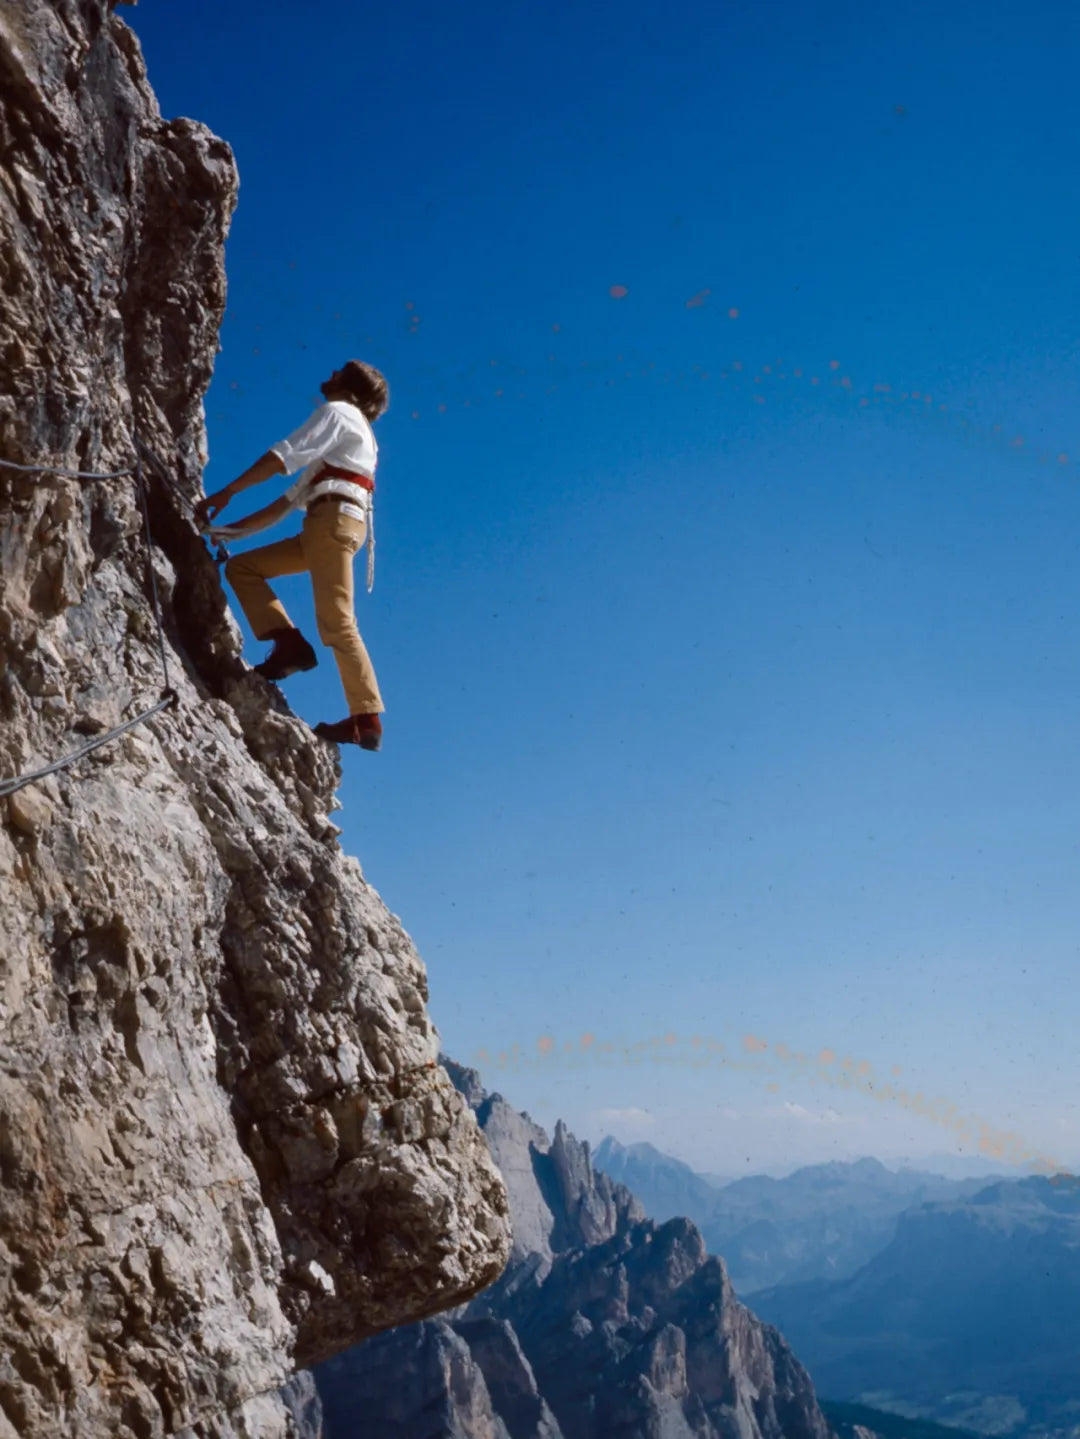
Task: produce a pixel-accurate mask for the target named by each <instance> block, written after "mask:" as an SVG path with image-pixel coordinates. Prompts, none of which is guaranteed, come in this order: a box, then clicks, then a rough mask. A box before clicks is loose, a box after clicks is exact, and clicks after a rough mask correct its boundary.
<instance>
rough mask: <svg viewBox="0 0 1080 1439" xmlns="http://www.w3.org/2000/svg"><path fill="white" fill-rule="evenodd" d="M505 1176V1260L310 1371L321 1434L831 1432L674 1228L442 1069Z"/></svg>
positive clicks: (751, 1319) (724, 1281) (478, 1438)
mask: <svg viewBox="0 0 1080 1439" xmlns="http://www.w3.org/2000/svg"><path fill="white" fill-rule="evenodd" d="M448 1067H449V1068H450V1072H451V1073H452V1074H453V1075H454V1076H455V1079H456V1080H457V1082H458V1083H459V1084H460V1085H461V1087H462V1089H463V1091H464V1092H465V1093H467V1094H468V1096H469V1098H470V1101H471V1102H472V1103H473V1105H474V1107H475V1108H476V1111H477V1115H478V1118H479V1119H480V1122H481V1125H482V1127H483V1129H484V1132H485V1134H486V1135H487V1137H488V1141H489V1143H490V1144H491V1148H492V1152H493V1153H494V1155H495V1157H496V1159H497V1161H498V1163H499V1166H500V1168H501V1170H502V1172H503V1175H504V1177H505V1178H506V1183H507V1188H508V1191H509V1194H510V1204H511V1212H512V1215H513V1221H514V1250H513V1255H512V1258H511V1261H510V1264H509V1266H508V1267H507V1269H506V1271H505V1273H504V1274H503V1275H502V1277H501V1278H500V1279H499V1280H498V1281H497V1283H495V1284H494V1285H493V1286H492V1287H491V1288H490V1289H488V1290H487V1291H485V1293H483V1294H481V1295H480V1296H478V1298H476V1299H475V1300H473V1301H472V1303H471V1304H470V1305H469V1306H468V1307H467V1308H466V1309H464V1310H462V1311H459V1312H457V1313H455V1314H454V1316H452V1317H448V1318H446V1319H437V1320H429V1321H426V1322H424V1323H422V1324H419V1325H413V1326H410V1327H409V1328H406V1329H401V1330H395V1331H394V1332H392V1333H388V1334H383V1335H379V1336H378V1337H377V1338H375V1339H373V1340H370V1341H369V1342H368V1343H366V1344H361V1345H359V1346H358V1347H357V1348H356V1349H352V1350H349V1351H348V1352H347V1353H344V1354H341V1355H339V1356H337V1357H336V1358H334V1359H332V1360H330V1361H329V1362H327V1363H326V1364H323V1365H320V1366H319V1367H318V1369H317V1370H316V1379H317V1382H318V1386H319V1390H320V1392H321V1394H322V1399H323V1408H324V1414H325V1419H326V1439H366V1436H367V1435H369V1434H377V1435H379V1439H831V1431H830V1428H829V1425H828V1422H827V1421H826V1419H825V1417H824V1415H823V1414H822V1412H821V1409H820V1408H819V1406H818V1403H817V1400H816V1399H815V1397H814V1390H813V1385H812V1384H811V1382H810V1379H809V1376H808V1375H807V1373H806V1371H805V1369H803V1367H802V1365H801V1364H800V1363H799V1362H798V1360H797V1359H796V1358H795V1356H794V1355H793V1354H792V1352H791V1350H790V1349H789V1348H788V1346H787V1344H786V1343H785V1342H784V1340H783V1338H782V1337H781V1335H780V1334H779V1333H778V1332H777V1331H776V1330H775V1329H773V1328H772V1327H771V1326H769V1325H767V1324H763V1323H761V1321H760V1320H759V1319H757V1318H756V1316H755V1315H754V1314H752V1313H751V1312H750V1310H748V1309H747V1308H745V1306H743V1305H742V1304H740V1303H739V1302H738V1300H737V1299H736V1298H735V1294H734V1291H733V1290H732V1288H731V1283H730V1281H729V1279H728V1276H727V1272H726V1270H725V1268H724V1264H723V1261H722V1260H721V1259H719V1258H716V1257H715V1256H710V1255H709V1254H708V1253H707V1252H706V1248H705V1243H704V1241H703V1239H702V1237H701V1234H700V1233H699V1231H698V1230H697V1229H696V1228H695V1227H694V1225H693V1224H691V1222H690V1221H689V1220H688V1219H671V1220H669V1221H668V1222H667V1223H666V1224H661V1225H657V1224H654V1223H652V1222H651V1221H650V1220H647V1219H646V1218H645V1216H644V1212H643V1210H642V1209H641V1206H640V1205H639V1204H638V1202H637V1200H636V1199H635V1198H634V1196H633V1195H632V1194H631V1193H630V1192H629V1190H627V1189H625V1188H624V1187H623V1186H622V1185H621V1184H616V1183H614V1182H613V1181H612V1180H610V1179H609V1178H608V1177H607V1176H606V1175H604V1174H600V1173H598V1172H597V1171H595V1170H594V1169H593V1167H592V1163H591V1158H590V1154H589V1150H588V1147H587V1146H586V1145H583V1144H580V1143H578V1141H577V1140H575V1139H574V1137H573V1136H572V1135H571V1134H570V1133H568V1131H567V1130H566V1128H565V1126H564V1125H562V1124H559V1125H557V1126H556V1129H555V1134H554V1137H553V1138H551V1139H549V1138H548V1136H547V1135H546V1134H545V1132H544V1131H543V1130H542V1129H541V1128H540V1127H539V1126H538V1125H536V1124H534V1123H533V1122H532V1121H531V1120H530V1119H529V1118H528V1116H526V1115H523V1114H519V1113H518V1112H517V1111H515V1110H514V1109H513V1108H512V1107H511V1106H510V1105H508V1104H507V1103H506V1102H505V1100H503V1099H501V1098H500V1097H499V1096H498V1095H491V1096H485V1095H484V1094H483V1091H482V1090H481V1089H480V1087H479V1083H478V1080H477V1077H476V1075H475V1074H473V1073H472V1072H471V1071H469V1070H464V1069H461V1068H460V1067H459V1066H457V1065H449V1066H448Z"/></svg>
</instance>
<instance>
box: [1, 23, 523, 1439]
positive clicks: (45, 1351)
mask: <svg viewBox="0 0 1080 1439" xmlns="http://www.w3.org/2000/svg"><path fill="white" fill-rule="evenodd" d="M0 145H2V147H3V165H2V167H0V285H2V287H3V293H4V302H5V303H4V310H3V315H2V318H0V356H2V373H3V393H2V394H0V457H2V458H4V459H6V460H9V461H14V462H18V463H22V464H25V465H37V464H40V463H42V462H52V463H54V464H57V465H59V466H61V467H63V468H79V469H87V470H93V471H114V470H124V469H126V468H128V467H129V466H130V465H131V464H132V460H133V456H134V448H133V434H134V432H135V430H136V429H137V431H138V435H139V438H140V439H141V441H142V443H143V444H144V445H145V447H146V450H147V452H148V454H149V455H150V456H151V458H150V459H149V460H148V462H147V481H148V485H149V490H150V500H151V526H152V532H153V542H152V544H151V545H150V546H149V547H148V546H147V544H146V542H145V539H144V534H143V522H142V518H141V515H140V511H139V507H138V503H137V498H136V495H137V491H136V486H135V481H134V480H133V478H132V477H131V476H126V475H125V476H121V477H119V478H116V479H107V480H78V479H68V478H64V477H62V476H60V475H58V474H55V473H49V472H48V471H36V472H33V473H23V472H20V471H16V470H12V469H8V468H0V775H14V774H19V773H23V772H25V771H27V770H28V769H33V768H37V767H40V766H41V765H43V764H45V763H47V762H49V761H51V760H53V759H55V758H57V757H59V756H62V755H64V754H67V753H70V752H71V751H72V750H74V749H76V748H78V747H79V746H80V745H83V744H85V743H86V742H87V739H88V737H92V736H94V735H95V734H100V733H101V732H103V731H107V730H109V729H111V728H113V727H114V726H116V725H118V724H120V723H122V722H123V721H124V720H126V719H127V718H129V717H130V716H132V715H133V714H136V713H138V712H141V711H142V710H143V709H144V708H146V707H147V706H148V705H150V704H152V703H153V702H154V701H155V700H156V699H157V698H158V696H159V694H160V693H161V690H162V685H163V679H162V675H161V671H160V668H159V656H158V651H157V638H156V627H155V620H154V611H153V606H152V603H151V589H150V578H151V576H152V579H153V585H154V587H155V588H156V592H157V595H158V596H159V597H160V602H161V608H162V616H163V624H164V641H165V650H166V657H167V661H168V666H169V684H170V685H171V687H172V688H173V689H174V690H175V691H176V694H177V697H178V702H177V703H176V704H175V706H173V707H171V708H169V709H166V710H164V711H162V712H161V713H159V714H158V715H157V716H156V717H155V718H153V719H151V720H150V721H149V722H147V723H145V724H142V725H139V726H138V727H136V728H134V729H132V730H131V731H129V732H128V733H127V734H125V735H123V736H122V737H120V738H118V739H116V740H114V741H112V742H111V743H109V744H108V745H106V746H105V747H103V748H101V749H99V750H98V751H96V752H95V753H94V754H92V755H90V756H88V757H87V758H85V759H83V760H81V761H79V762H78V763H77V764H75V765H73V766H72V767H70V768H68V769H65V770H63V771H62V772H60V773H57V774H55V775H52V776H50V777H49V778H47V779H45V780H43V781H42V782H41V783H39V784H36V785H34V786H32V787H31V788H28V789H23V790H21V791H20V792H19V793H18V794H15V795H12V796H11V797H10V798H8V799H7V800H3V799H0V887H2V905H0V1435H11V1434H18V1435H20V1436H21V1439H39V1436H40V1439H61V1436H67V1435H72V1436H75V1435H77V1436H79V1439H97V1436H102V1439H104V1436H108V1439H159V1436H165V1435H170V1434H181V1433H182V1434H184V1435H191V1436H196V1435H198V1436H210V1435H221V1436H226V1435H234V1434H235V1435H244V1436H258V1439H272V1436H275V1435H286V1434H294V1435H295V1434H297V1433H299V1432H301V1431H300V1429H299V1428H298V1426H299V1425H300V1424H301V1422H302V1421H301V1419H298V1418H297V1417H296V1414H295V1412H292V1411H290V1409H289V1407H288V1406H287V1405H286V1404H285V1403H284V1402H283V1400H282V1399H281V1398H280V1397H279V1395H278V1393H277V1390H278V1389H279V1387H280V1386H281V1385H282V1384H283V1383H284V1382H285V1381H286V1379H287V1378H288V1376H289V1374H290V1373H291V1372H292V1371H293V1370H294V1369H296V1368H297V1367H299V1366H301V1365H304V1364H307V1363H311V1362H313V1361H316V1360H319V1359H324V1358H326V1357H327V1356H328V1355H331V1354H333V1353H335V1352H337V1351H338V1350H341V1349H343V1348H345V1347H346V1346H348V1345H350V1344H354V1343H355V1342H356V1341H357V1340H358V1339H360V1338H362V1337H364V1336H365V1335H369V1334H373V1333H376V1332H377V1331H379V1330H381V1329H383V1328H385V1327H386V1326H388V1325H392V1324H399V1323H401V1322H403V1321H409V1320H412V1319H414V1318H419V1317H421V1316H423V1315H425V1314H431V1313H434V1312H437V1311H439V1310H440V1309H443V1308H446V1307H448V1306H451V1305H455V1304H460V1303H462V1302H463V1301H465V1300H467V1299H468V1298H469V1297H470V1296H472V1295H473V1294H475V1293H476V1292H477V1291H478V1290H480V1289H482V1288H483V1287H484V1286H485V1285H487V1284H489V1283H490V1282H491V1281H492V1280H493V1279H494V1278H495V1277H496V1276H497V1275H498V1273H499V1272H500V1269H501V1267H502V1265H503V1263H504V1261H505V1258H506V1255H507V1252H508V1246H509V1234H508V1218H507V1206H506V1196H505V1190H504V1187H503V1184H502V1181H501V1179H500V1178H499V1176H498V1174H497V1171H496V1170H495V1168H494V1166H493V1164H492V1162H491V1159H490V1156H489V1154H488V1151H487V1147H486V1145H485V1143H484V1141H483V1138H482V1136H481V1134H480V1131H479V1128H478V1126H477V1123H476V1121H475V1118H474V1116H473V1114H472V1112H471V1111H470V1109H469V1107H468V1105H467V1104H466V1103H465V1102H464V1101H463V1099H462V1098H461V1096H460V1095H459V1094H458V1093H457V1091H456V1090H455V1089H454V1087H453V1086H452V1085H451V1084H450V1083H449V1081H448V1079H447V1076H446V1075H445V1073H444V1072H443V1071H442V1069H441V1068H440V1067H439V1065H438V1063H437V1036H436V1034H435V1031H434V1029H433V1028H432V1025H431V1023H430V1020H429V1018H428V1016H427V1013H426V1009H425V1001H426V997H427V990H426V980H425V975H424V970H423V966H422V964H421V962H420V960H419V958H418V956H417V955H416V953H415V950H414V949H413V947H412V945H411V943H410V941H409V938H408V936H407V935H406V934H405V932H404V931H403V929H402V927H401V925H400V924H399V922H398V921H397V920H396V919H395V918H394V917H393V916H392V915H391V914H389V913H388V911H387V910H386V908H385V906H384V905H383V904H382V902H381V900H380V899H379V897H378V895H377V894H375V893H374V891H373V890H372V889H371V888H370V887H369V886H368V885H367V883H366V882H365V880H364V877H363V875H362V872H361V869H360V866H359V864H358V863H357V862H356V861H355V860H354V859H351V858H349V857H347V856H346V855H344V854H343V853H342V852H341V850H340V847H339V845H338V842H337V833H338V832H337V830H336V828H335V826H334V825H333V824H332V823H331V821H330V819H329V815H330V813H331V811H332V810H333V808H334V807H335V805H336V800H335V793H334V792H335V786H336V782H337V778H338V770H337V767H336V764H335V760H334V757H333V751H332V750H330V749H329V748H328V747H327V746H325V745H324V744H322V743H321V742H319V741H317V740H315V739H314V737H313V736H312V735H311V733H310V732H309V731H308V729H307V728H306V727H305V726H304V725H303V724H302V723H300V722H299V721H298V720H297V719H296V718H295V717H293V716H292V714H291V713H290V712H289V710H288V709H287V707H286V706H285V705H284V703H283V701H282V700H281V698H280V695H279V694H278V693H277V692H276V691H274V690H273V689H272V688H271V687H269V686H267V685H266V684H265V683H264V682H262V681H261V680H259V679H258V678H257V677H256V676H254V675H253V674H252V673H251V672H250V671H249V670H247V669H246V667H245V666H244V665H243V664H242V662H241V660H240V657H239V636H238V632H237V630H236V628H235V625H234V624H233V622H232V621H231V619H230V617H229V614H228V610H227V606H226V602H225V598H224V595H223V592H222V589H221V585H220V583H219V579H218V575H217V571H216V569H215V566H214V564H213V561H212V558H211V557H210V555H209V554H208V553H207V552H206V549H205V547H204V544H203V542H202V541H201V540H200V539H199V538H198V537H197V535H196V533H195V531H194V528H193V526H192V524H191V519H190V500H191V498H192V497H194V496H196V495H197V494H198V493H199V492H200V489H201V484H200V475H201V467H202V463H203V459H204V456H205V435H204V428H203V419H202V396H203V393H204V391H205V389H206V386H207V384H208V382H209V379H210V375H211V370H212V365H213V358H214V353H215V349H216V344H217V332H218V325H219V322H220V319H221V314H222V310H223V305H224V273H223V267H222V249H223V241H224V236H225V232H226V229H227V226H228V221H229V216H230V213H231V210H232V206H233V203H234V200H235V195H236V174H235V169H234V165H233V161H232V156H231V154H230V152H229V150H228V147H227V146H226V145H225V144H224V143H223V142H221V141H220V140H218V139H216V138H215V137H214V136H212V135H211V134H209V133H208V132H207V131H206V130H205V129H204V128H203V127H202V126H200V125H198V124H196V123H193V122H192V121H188V120H175V121H165V120H163V119H162V117H161V116H160V114H159V112H158V109H157V106H156V103H155V101H154V98H153V94H152V92H151V90H150V88H149V85H148V83H147V78H146V75H145V71H144V68H143V63H142V58H141V55H140V52H139V48H138V45H137V43H136V41H135V39H134V37H133V36H132V34H131V32H130V31H129V30H128V29H127V28H126V27H125V26H124V25H123V24H122V23H121V22H120V21H119V20H118V19H117V18H116V17H115V16H113V15H112V13H111V6H110V5H109V4H107V3H106V0H52V3H49V0H18V3H11V0H4V3H2V4H0ZM148 559H149V565H150V568H149V570H148ZM294 1409H295V1406H294ZM308 1418H309V1419H310V1418H311V1413H309V1415H308ZM303 1422H307V1421H306V1420H304V1421H303ZM311 1422H312V1423H313V1422H314V1419H312V1420H311Z"/></svg>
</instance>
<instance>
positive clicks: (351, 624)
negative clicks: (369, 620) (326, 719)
mask: <svg viewBox="0 0 1080 1439" xmlns="http://www.w3.org/2000/svg"><path fill="white" fill-rule="evenodd" d="M364 530H365V526H364V521H363V520H358V519H354V518H353V517H352V516H351V515H345V514H342V513H341V506H340V504H336V503H334V502H333V501H330V502H329V503H324V504H321V505H314V506H312V508H311V509H310V510H309V511H308V514H307V516H306V518H305V520H304V530H303V534H302V536H301V541H302V544H303V548H304V554H305V556H306V558H307V568H308V569H309V570H310V571H311V585H312V589H313V591H314V595H315V619H316V621H317V622H318V626H319V638H320V639H321V640H322V642H323V644H325V645H327V646H328V647H329V648H330V649H332V650H333V652H334V658H335V659H336V660H337V665H338V671H339V673H340V675H341V683H342V685H343V686H344V689H345V699H346V702H347V703H348V706H349V714H350V715H378V714H381V713H382V712H383V702H382V696H381V695H380V693H379V685H378V681H377V680H376V678H375V669H374V666H373V665H372V663H371V658H370V656H369V655H368V652H367V648H366V647H365V645H364V641H363V640H362V639H361V638H360V631H359V630H358V629H357V625H356V615H355V614H354V612H353V556H354V555H355V554H356V552H357V550H359V548H360V546H361V545H362V544H363V543H364Z"/></svg>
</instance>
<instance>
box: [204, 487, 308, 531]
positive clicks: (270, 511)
mask: <svg viewBox="0 0 1080 1439" xmlns="http://www.w3.org/2000/svg"><path fill="white" fill-rule="evenodd" d="M294 508H295V507H294V505H293V503H292V501H291V500H290V499H288V498H287V497H286V496H285V495H282V497H281V499H280V500H275V501H274V503H273V504H272V505H267V506H266V507H265V508H264V509H261V510H256V511H255V513H254V514H251V515H247V516H246V517H245V518H244V519H242V520H235V521H234V522H233V523H232V524H231V525H214V526H212V527H211V528H210V529H209V531H208V533H209V535H210V538H211V539H215V540H242V539H246V537H247V536H248V535H254V534H256V533H257V532H258V531H259V530H267V529H269V528H270V526H271V525H276V524H277V522H278V520H283V519H284V518H285V516H286V515H287V514H289V513H291V511H292V510H293V509H294Z"/></svg>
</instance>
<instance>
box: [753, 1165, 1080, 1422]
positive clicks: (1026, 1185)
mask: <svg viewBox="0 0 1080 1439" xmlns="http://www.w3.org/2000/svg"><path fill="white" fill-rule="evenodd" d="M753 1304H754V1309H755V1311H756V1312H757V1313H758V1314H759V1315H760V1316H761V1317H762V1318H764V1319H767V1320H768V1321H769V1322H770V1323H772V1324H775V1325H777V1327H778V1328H779V1329H780V1330H781V1331H782V1332H783V1334H784V1335H785V1337H786V1338H787V1339H788V1340H789V1341H790V1343H791V1344H792V1345H793V1346H794V1348H795V1349H796V1351H797V1353H798V1354H799V1356H800V1357H801V1358H802V1359H803V1360H804V1362H805V1363H806V1364H807V1366H808V1367H809V1369H810V1372H811V1373H812V1375H813V1376H814V1382H815V1384H816V1385H817V1387H818V1388H819V1389H820V1391H821V1392H822V1393H824V1394H828V1395H832V1396H835V1397H837V1398H849V1399H862V1400H864V1401H865V1402H867V1403H870V1404H874V1405H875V1406H878V1407H882V1408H885V1409H896V1410H902V1411H903V1412H905V1413H907V1414H911V1415H922V1416H924V1417H926V1418H932V1419H937V1420H940V1421H944V1422H950V1423H954V1424H960V1425H964V1426H966V1427H969V1428H972V1429H977V1430H980V1431H982V1432H984V1433H991V1434H1008V1433H1013V1432H1018V1433H1019V1432H1024V1433H1034V1432H1037V1431H1042V1432H1046V1433H1051V1434H1059V1435H1062V1436H1065V1435H1075V1434H1076V1433H1077V1431H1078V1429H1080V1181H1077V1180H1075V1179H1072V1178H1070V1177H1063V1178H1060V1179H1045V1178H1029V1179H1022V1180H1014V1181H1010V1182H999V1183H994V1184H990V1185H987V1186H985V1187H983V1188H982V1189H981V1190H979V1192H978V1193H976V1194H974V1195H971V1196H969V1197H966V1198H961V1199H953V1200H950V1201H946V1202H943V1203H933V1204H924V1205H921V1206H920V1207H918V1208H915V1209H912V1210H910V1211H908V1212H907V1213H905V1214H903V1215H902V1216H901V1218H900V1220H899V1223H898V1224H897V1228H896V1233H895V1235H894V1237H893V1239H892V1240H891V1242H890V1243H889V1244H888V1245H887V1246H886V1247H885V1248H884V1249H883V1250H882V1251H881V1252H880V1253H878V1254H876V1255H875V1256H874V1257H873V1258H871V1259H870V1260H869V1261H868V1263H866V1264H865V1265H864V1266H863V1267H862V1268H861V1269H860V1270H859V1271H858V1273H856V1274H854V1275H852V1276H851V1277H849V1278H846V1279H844V1280H841V1281H833V1282H828V1281H821V1280H818V1281H814V1282H811V1283H806V1284H796V1285H782V1286H778V1287H776V1288H774V1289H770V1290H766V1291H759V1292H758V1293H756V1294H755V1295H754V1298H753Z"/></svg>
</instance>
